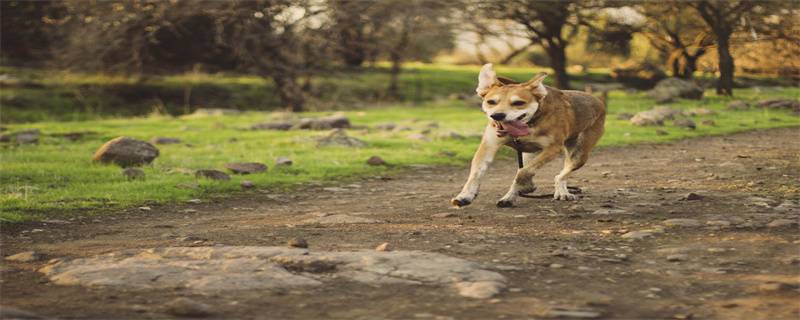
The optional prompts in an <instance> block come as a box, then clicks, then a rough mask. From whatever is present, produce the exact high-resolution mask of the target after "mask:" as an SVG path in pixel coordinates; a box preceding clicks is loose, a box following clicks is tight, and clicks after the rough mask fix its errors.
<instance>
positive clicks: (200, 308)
mask: <svg viewBox="0 0 800 320" xmlns="http://www.w3.org/2000/svg"><path fill="white" fill-rule="evenodd" d="M164 307H165V309H166V311H167V313H169V314H171V315H174V316H179V317H206V316H209V315H211V307H209V306H208V305H206V304H203V303H200V302H197V301H194V300H192V299H189V298H177V299H174V300H172V301H170V302H167V303H166V304H165V305H164Z"/></svg>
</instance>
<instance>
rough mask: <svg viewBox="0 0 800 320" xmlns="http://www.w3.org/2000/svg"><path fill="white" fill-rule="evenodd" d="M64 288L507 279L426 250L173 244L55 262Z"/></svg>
mask: <svg viewBox="0 0 800 320" xmlns="http://www.w3.org/2000/svg"><path fill="white" fill-rule="evenodd" d="M39 272H41V273H43V274H44V275H45V276H47V277H48V278H49V279H50V281H52V282H53V283H55V284H57V285H81V286H86V287H102V286H105V287H116V288H119V289H126V290H175V289H179V288H180V289H181V290H188V291H191V292H195V293H215V292H221V291H232V290H287V289H292V288H301V287H314V286H322V285H324V284H325V282H326V281H330V279H333V278H344V279H348V280H351V281H356V282H361V283H365V284H369V285H392V284H403V285H417V286H446V287H449V288H451V290H453V291H454V292H457V293H458V294H460V295H461V296H465V297H471V298H489V297H491V296H493V295H495V294H497V293H498V292H500V291H502V289H503V288H505V286H506V279H505V277H503V276H502V275H501V274H499V273H496V272H493V271H489V270H485V269H482V268H481V266H480V265H479V264H477V263H475V262H471V261H467V260H464V259H460V258H455V257H450V256H446V255H443V254H439V253H432V252H422V251H375V250H358V251H332V252H316V251H311V250H308V249H301V248H288V247H255V246H223V247H166V248H155V249H146V250H141V249H134V250H124V251H118V252H112V253H108V254H104V255H100V256H95V257H90V258H79V259H71V260H69V259H67V260H54V262H52V263H50V264H48V265H46V266H44V267H43V268H41V269H39Z"/></svg>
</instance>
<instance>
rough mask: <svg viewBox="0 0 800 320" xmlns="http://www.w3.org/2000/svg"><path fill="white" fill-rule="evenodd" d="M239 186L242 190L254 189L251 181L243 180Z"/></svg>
mask: <svg viewBox="0 0 800 320" xmlns="http://www.w3.org/2000/svg"><path fill="white" fill-rule="evenodd" d="M239 185H240V186H241V187H242V189H253V188H255V187H256V185H255V184H254V183H253V181H250V180H243V181H242V182H241V183H239Z"/></svg>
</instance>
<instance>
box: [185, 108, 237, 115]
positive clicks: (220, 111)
mask: <svg viewBox="0 0 800 320" xmlns="http://www.w3.org/2000/svg"><path fill="white" fill-rule="evenodd" d="M240 113H241V112H240V111H239V110H236V109H226V108H198V109H197V110H195V111H194V112H193V113H192V114H191V115H190V116H192V117H218V116H231V115H238V114H240Z"/></svg>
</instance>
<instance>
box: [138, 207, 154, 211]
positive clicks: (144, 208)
mask: <svg viewBox="0 0 800 320" xmlns="http://www.w3.org/2000/svg"><path fill="white" fill-rule="evenodd" d="M139 210H141V211H151V210H153V208H150V207H139Z"/></svg>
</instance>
